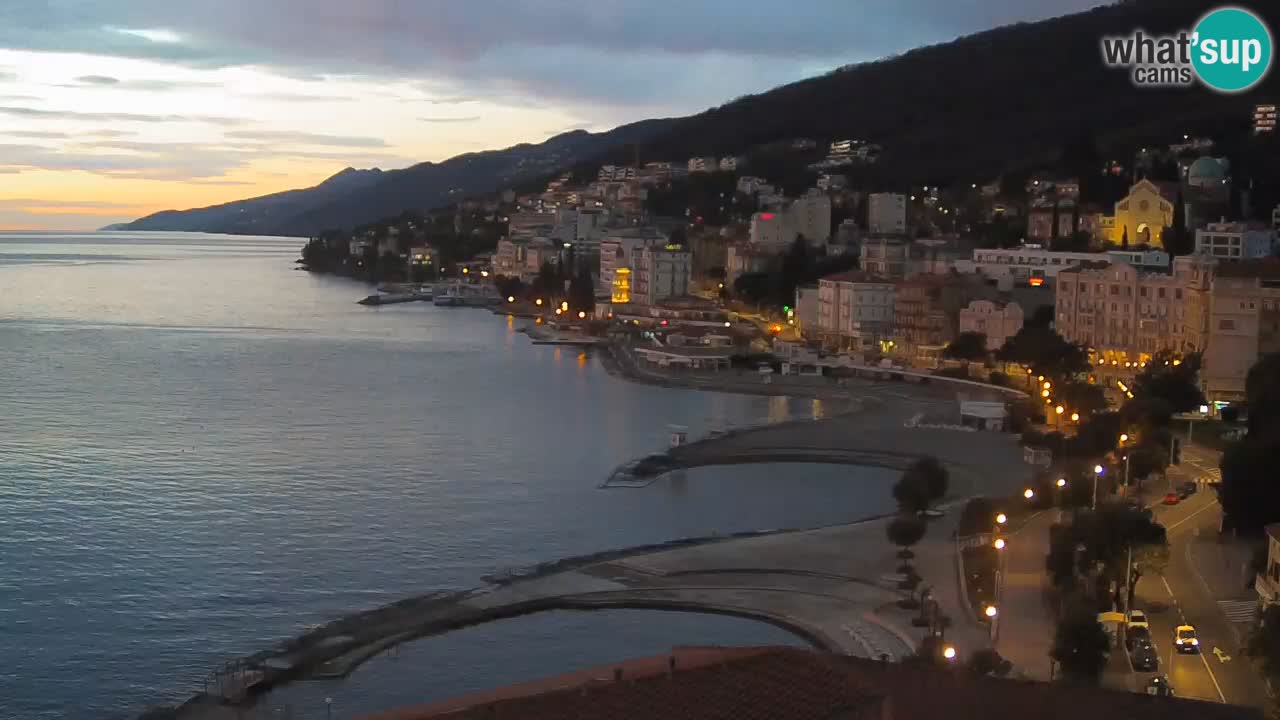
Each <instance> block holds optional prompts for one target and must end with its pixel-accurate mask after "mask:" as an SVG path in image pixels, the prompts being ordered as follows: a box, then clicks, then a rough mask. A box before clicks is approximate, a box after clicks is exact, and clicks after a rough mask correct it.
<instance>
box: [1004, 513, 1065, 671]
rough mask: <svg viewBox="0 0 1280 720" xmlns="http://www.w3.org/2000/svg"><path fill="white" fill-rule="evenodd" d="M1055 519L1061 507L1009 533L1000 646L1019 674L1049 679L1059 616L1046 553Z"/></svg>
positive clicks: (1005, 554) (1042, 514)
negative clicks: (1050, 597) (1053, 609)
mask: <svg viewBox="0 0 1280 720" xmlns="http://www.w3.org/2000/svg"><path fill="white" fill-rule="evenodd" d="M1056 519H1057V512H1056V511H1051V512H1043V513H1039V514H1037V515H1035V516H1034V517H1032V518H1031V519H1030V520H1028V521H1027V524H1026V525H1024V526H1023V527H1021V528H1019V529H1018V530H1017V531H1016V532H1014V533H1012V534H1011V535H1010V537H1009V545H1008V547H1007V548H1006V549H1005V551H1004V557H1003V561H1004V566H1003V570H1002V572H1003V576H1002V581H1001V582H1002V585H1003V587H1002V588H1001V595H1000V633H999V637H998V638H997V642H996V649H997V651H998V652H999V653H1000V655H1001V656H1003V657H1004V658H1005V659H1006V660H1008V661H1009V662H1011V663H1013V666H1014V674H1015V675H1017V676H1019V677H1026V678H1028V679H1032V680H1048V679H1049V650H1050V649H1051V648H1052V647H1053V634H1054V630H1055V628H1056V624H1057V622H1056V620H1055V619H1054V616H1053V613H1052V612H1051V611H1050V609H1049V606H1048V604H1047V602H1046V599H1047V597H1048V586H1049V578H1048V575H1046V574H1045V569H1044V558H1045V554H1046V553H1048V551H1049V527H1050V526H1051V525H1052V524H1053V523H1054V521H1055V520H1056Z"/></svg>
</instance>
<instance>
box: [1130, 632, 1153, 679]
mask: <svg viewBox="0 0 1280 720" xmlns="http://www.w3.org/2000/svg"><path fill="white" fill-rule="evenodd" d="M1129 664H1131V665H1133V669H1134V670H1136V671H1138V672H1155V671H1156V668H1158V667H1160V660H1159V658H1158V657H1157V656H1156V649H1155V646H1153V645H1152V644H1151V642H1150V641H1149V640H1140V641H1138V642H1137V643H1136V644H1135V645H1134V648H1133V651H1132V652H1130V653H1129Z"/></svg>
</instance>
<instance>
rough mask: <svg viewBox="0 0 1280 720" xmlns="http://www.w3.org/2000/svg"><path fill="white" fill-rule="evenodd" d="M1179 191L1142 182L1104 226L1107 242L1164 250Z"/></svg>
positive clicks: (1130, 191)
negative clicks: (1153, 246)
mask: <svg viewBox="0 0 1280 720" xmlns="http://www.w3.org/2000/svg"><path fill="white" fill-rule="evenodd" d="M1176 201H1177V188H1176V187H1174V186H1172V185H1168V184H1164V183H1161V184H1159V185H1157V184H1156V183H1154V182H1152V181H1150V180H1139V181H1138V182H1137V183H1136V184H1134V185H1133V187H1131V188H1130V189H1129V194H1128V195H1126V196H1125V197H1123V198H1121V199H1120V200H1119V202H1117V203H1116V204H1115V214H1114V215H1112V216H1110V218H1109V219H1108V221H1107V222H1104V223H1103V230H1105V231H1106V233H1107V234H1108V237H1106V238H1104V239H1106V240H1110V241H1111V242H1114V243H1117V244H1124V243H1126V242H1127V243H1128V244H1130V245H1156V246H1160V247H1163V242H1164V241H1163V234H1164V229H1165V228H1167V227H1171V226H1172V225H1173V203H1174V202H1176Z"/></svg>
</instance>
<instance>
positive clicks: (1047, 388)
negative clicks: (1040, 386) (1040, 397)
mask: <svg viewBox="0 0 1280 720" xmlns="http://www.w3.org/2000/svg"><path fill="white" fill-rule="evenodd" d="M1052 388H1053V383H1051V382H1049V381H1048V380H1045V381H1044V389H1045V390H1050V389H1052Z"/></svg>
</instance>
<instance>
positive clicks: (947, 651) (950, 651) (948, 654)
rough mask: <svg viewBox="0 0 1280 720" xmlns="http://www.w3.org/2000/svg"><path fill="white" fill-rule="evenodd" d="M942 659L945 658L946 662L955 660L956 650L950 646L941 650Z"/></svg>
mask: <svg viewBox="0 0 1280 720" xmlns="http://www.w3.org/2000/svg"><path fill="white" fill-rule="evenodd" d="M942 657H944V658H946V659H947V660H955V659H956V649H955V648H954V647H952V646H951V645H948V646H946V647H945V648H943V649H942Z"/></svg>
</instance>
